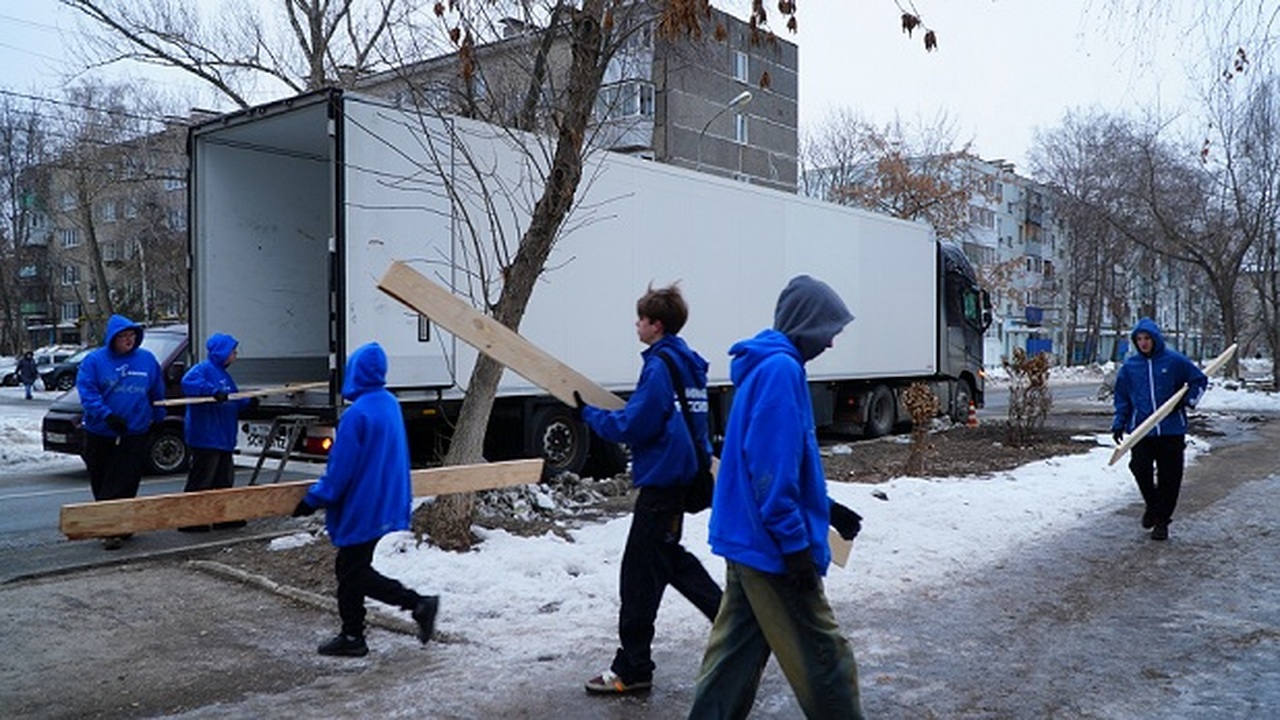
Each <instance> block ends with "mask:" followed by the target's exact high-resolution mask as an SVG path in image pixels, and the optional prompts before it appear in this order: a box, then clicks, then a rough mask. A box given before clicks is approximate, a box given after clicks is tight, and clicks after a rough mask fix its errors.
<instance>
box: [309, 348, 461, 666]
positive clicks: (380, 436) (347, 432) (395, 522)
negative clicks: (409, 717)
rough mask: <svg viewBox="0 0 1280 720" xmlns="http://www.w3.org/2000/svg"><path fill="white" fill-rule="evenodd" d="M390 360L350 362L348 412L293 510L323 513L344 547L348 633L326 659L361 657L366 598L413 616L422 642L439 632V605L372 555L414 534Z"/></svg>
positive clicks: (341, 587)
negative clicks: (390, 539)
mask: <svg viewBox="0 0 1280 720" xmlns="http://www.w3.org/2000/svg"><path fill="white" fill-rule="evenodd" d="M386 383H387V354H386V352H385V351H383V349H382V346H381V345H379V344H378V343H376V342H373V343H367V344H365V345H361V346H360V347H358V348H356V349H355V351H354V352H352V353H351V357H350V358H348V360H347V367H346V372H345V374H344V377H343V381H342V396H343V397H344V398H346V399H347V400H349V401H351V405H350V406H349V407H348V408H347V409H346V410H345V411H344V412H343V413H342V418H341V420H340V421H339V423H338V435H337V437H336V438H334V441H333V449H332V450H331V451H330V452H329V462H328V466H327V467H326V468H325V472H324V475H322V476H320V479H319V480H317V481H316V483H315V484H314V485H312V486H311V489H309V490H308V491H307V494H306V496H305V497H304V498H303V499H302V500H301V501H299V502H298V506H297V508H295V509H294V511H293V515H294V517H302V516H304V515H310V514H312V513H314V512H315V511H316V509H317V508H324V510H325V515H324V524H325V529H326V530H327V531H328V532H329V539H330V541H332V542H333V544H334V546H336V547H337V548H338V557H337V560H336V561H335V563H334V571H335V572H336V573H337V576H338V592H337V595H338V615H339V617H341V618H342V630H341V632H339V633H338V635H337V636H336V637H334V638H333V639H332V640H330V641H328V642H326V643H324V644H323V645H321V646H320V648H319V652H320V654H321V655H340V656H346V657H360V656H363V655H367V654H368V652H369V647H368V645H367V644H366V643H365V639H364V619H365V607H364V599H365V598H366V597H371V598H373V599H375V600H380V601H382V602H384V603H387V604H388V605H395V606H398V607H401V608H404V609H405V610H408V611H410V612H411V613H412V614H413V619H414V620H415V621H416V622H417V623H418V640H419V641H421V642H422V643H426V642H427V641H428V640H430V639H431V633H432V632H433V630H434V628H435V621H436V610H437V609H438V607H439V604H440V599H439V597H438V596H435V595H427V596H424V595H419V594H418V593H417V592H414V591H413V590H410V589H409V588H406V587H405V586H404V585H402V584H400V582H399V581H398V580H394V579H392V578H388V577H385V576H384V575H382V574H381V573H379V572H378V571H377V570H375V569H374V568H373V551H374V549H375V548H376V547H377V545H378V541H379V540H381V539H382V536H383V535H386V534H387V533H391V532H396V531H398V530H407V529H409V515H410V511H411V508H410V505H411V503H412V501H413V486H412V480H411V478H410V477H409V440H408V436H407V435H405V428H404V417H403V416H402V415H401V410H400V403H399V402H398V401H397V400H396V398H395V396H394V395H392V394H391V392H390V391H388V390H387V389H386Z"/></svg>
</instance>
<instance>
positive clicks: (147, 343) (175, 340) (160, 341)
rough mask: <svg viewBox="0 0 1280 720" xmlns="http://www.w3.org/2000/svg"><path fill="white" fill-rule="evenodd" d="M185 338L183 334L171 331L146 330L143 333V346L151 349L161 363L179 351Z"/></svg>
mask: <svg viewBox="0 0 1280 720" xmlns="http://www.w3.org/2000/svg"><path fill="white" fill-rule="evenodd" d="M183 340H184V338H183V337H182V336H181V335H173V334H170V333H149V332H145V331H144V332H143V333H142V347H143V348H145V349H146V350H149V351H150V352H151V354H152V355H155V356H156V362H158V363H160V364H161V365H163V364H164V361H165V360H168V359H169V358H170V357H172V356H173V354H174V353H175V352H177V351H178V348H179V347H180V346H181V345H182V341H183Z"/></svg>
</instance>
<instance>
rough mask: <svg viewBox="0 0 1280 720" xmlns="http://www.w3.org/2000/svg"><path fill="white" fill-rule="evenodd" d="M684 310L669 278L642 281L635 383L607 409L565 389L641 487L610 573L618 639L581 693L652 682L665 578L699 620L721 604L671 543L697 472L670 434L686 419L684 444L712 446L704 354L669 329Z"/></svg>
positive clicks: (692, 456) (698, 566) (688, 557)
mask: <svg viewBox="0 0 1280 720" xmlns="http://www.w3.org/2000/svg"><path fill="white" fill-rule="evenodd" d="M688 318H689V306H688V305H687V304H686V303H685V301H684V296H683V295H682V294H681V293H680V288H679V287H678V286H676V285H672V286H670V287H664V288H658V289H656V290H655V289H654V288H652V287H650V288H649V289H648V291H647V292H645V294H644V295H643V296H641V297H640V299H639V300H637V301H636V335H637V336H638V337H639V339H640V342H642V343H644V345H645V346H646V348H645V350H644V352H642V353H641V357H642V358H643V359H644V366H643V367H642V368H641V370H640V379H639V380H638V381H637V382H636V391H635V392H634V393H633V394H632V395H631V398H630V399H629V400H628V401H627V404H626V406H625V407H623V408H621V409H619V410H612V411H611V410H605V409H603V408H598V407H593V406H591V405H587V404H586V403H585V402H583V400H582V397H581V395H579V394H578V393H577V392H576V391H575V392H574V400H575V402H576V405H577V407H576V411H575V412H576V414H577V415H579V416H580V417H581V419H582V420H583V421H584V422H586V424H587V426H588V427H590V428H591V429H592V430H593V431H594V432H595V433H596V434H597V435H599V436H600V437H602V438H604V439H605V440H610V441H613V442H624V443H627V444H628V445H629V446H630V448H631V461H632V483H633V484H634V485H635V486H636V487H638V488H639V489H640V492H639V494H638V495H637V496H636V504H635V510H634V512H633V513H632V516H631V529H630V531H628V533H627V544H626V547H625V548H624V549H623V551H622V567H621V570H620V572H619V578H618V585H619V595H621V598H622V603H621V607H620V608H619V610H618V640H619V645H620V647H619V648H618V651H617V652H616V653H615V654H614V658H613V662H612V663H611V664H610V665H609V669H608V670H605V671H604V672H602V673H600V674H599V675H596V676H595V677H592V678H591V679H589V680H587V681H586V683H585V687H586V690H587V692H590V693H596V694H602V695H604V694H612V695H617V694H620V693H631V692H637V691H642V690H648V689H649V688H650V687H651V686H652V685H653V671H654V667H655V665H654V662H653V657H652V654H651V649H652V645H653V635H654V626H653V623H654V620H655V619H656V618H657V615H658V606H659V605H660V604H661V603H662V593H663V591H664V590H666V588H667V586H668V585H670V586H671V587H673V588H675V589H676V590H677V591H678V592H679V593H680V594H681V595H684V596H685V597H686V598H688V600H689V602H691V603H693V604H694V606H695V607H697V608H698V610H699V611H700V612H702V614H703V615H706V616H707V619H708V620H714V619H715V617H716V610H717V609H718V608H719V607H720V596H721V592H720V586H719V585H716V582H715V580H712V579H711V575H710V574H709V573H708V572H707V569H706V568H705V567H703V566H702V563H701V562H700V561H699V560H698V558H697V557H696V556H694V555H693V554H692V553H690V552H689V551H688V550H686V549H685V547H684V546H683V545H681V544H680V539H681V534H682V532H683V530H684V493H685V488H686V487H687V486H688V484H689V482H690V480H692V478H693V475H694V473H695V472H697V470H698V453H697V450H696V449H695V446H694V445H693V444H691V443H689V442H688V441H687V440H685V442H683V443H680V442H676V441H675V438H676V436H677V435H679V437H681V438H682V439H683V438H686V437H688V436H689V430H687V429H686V427H691V428H692V429H693V433H694V436H693V438H692V439H693V442H695V443H698V444H699V445H701V446H702V448H703V451H704V454H705V455H706V456H709V455H710V453H711V441H710V439H709V436H708V432H707V399H706V398H707V361H706V360H705V359H703V357H702V356H701V355H699V354H698V353H696V352H694V350H693V349H692V348H690V347H689V346H688V345H687V344H686V343H685V341H684V339H683V338H681V337H679V335H677V333H679V332H680V330H681V328H683V327H684V324H685V321H687V320H688ZM668 362H669V363H670V364H669V365H668ZM676 383H680V384H681V385H682V386H683V387H684V393H685V395H686V397H687V403H688V405H689V415H690V418H689V419H688V422H689V425H688V426H686V424H685V423H686V419H685V417H684V415H683V413H682V410H681V406H680V403H679V401H678V400H677V399H676V396H677V392H676ZM673 433H675V434H673Z"/></svg>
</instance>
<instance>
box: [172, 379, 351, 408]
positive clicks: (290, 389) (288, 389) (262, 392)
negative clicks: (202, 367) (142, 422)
mask: <svg viewBox="0 0 1280 720" xmlns="http://www.w3.org/2000/svg"><path fill="white" fill-rule="evenodd" d="M327 387H329V381H328V380H325V381H323V382H309V383H297V384H294V385H281V386H279V387H269V388H259V389H257V390H244V391H241V392H233V393H231V394H230V395H228V396H227V399H228V400H241V399H243V398H251V397H265V396H267V395H287V394H289V393H295V392H299V391H302V390H315V389H318V388H327ZM211 402H217V401H216V400H214V399H213V396H211V395H198V396H196V397H182V398H169V399H168V400H157V401H155V402H153V403H151V404H152V405H155V406H157V407H173V406H175V405H200V404H202V403H211Z"/></svg>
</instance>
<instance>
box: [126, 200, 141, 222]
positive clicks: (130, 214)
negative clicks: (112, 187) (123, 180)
mask: <svg viewBox="0 0 1280 720" xmlns="http://www.w3.org/2000/svg"><path fill="white" fill-rule="evenodd" d="M124 216H125V217H126V218H128V219H130V220H132V219H134V218H136V217H138V206H137V205H135V204H133V203H132V202H126V203H125V204H124Z"/></svg>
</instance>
